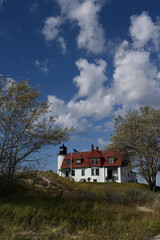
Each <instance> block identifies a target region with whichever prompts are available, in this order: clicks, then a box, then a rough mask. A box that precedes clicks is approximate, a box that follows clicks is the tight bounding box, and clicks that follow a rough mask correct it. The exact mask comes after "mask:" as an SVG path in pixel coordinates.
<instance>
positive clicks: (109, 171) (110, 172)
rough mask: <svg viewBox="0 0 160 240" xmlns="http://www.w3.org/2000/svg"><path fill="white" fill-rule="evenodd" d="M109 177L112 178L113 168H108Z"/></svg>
mask: <svg viewBox="0 0 160 240" xmlns="http://www.w3.org/2000/svg"><path fill="white" fill-rule="evenodd" d="M108 179H109V180H110V179H112V170H111V169H108Z"/></svg>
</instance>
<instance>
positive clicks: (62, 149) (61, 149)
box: [57, 144, 67, 176]
mask: <svg viewBox="0 0 160 240" xmlns="http://www.w3.org/2000/svg"><path fill="white" fill-rule="evenodd" d="M66 155H67V147H66V146H64V144H63V145H62V146H61V147H59V153H58V164H57V174H58V175H59V176H61V165H62V162H63V159H64V158H65V156H66Z"/></svg>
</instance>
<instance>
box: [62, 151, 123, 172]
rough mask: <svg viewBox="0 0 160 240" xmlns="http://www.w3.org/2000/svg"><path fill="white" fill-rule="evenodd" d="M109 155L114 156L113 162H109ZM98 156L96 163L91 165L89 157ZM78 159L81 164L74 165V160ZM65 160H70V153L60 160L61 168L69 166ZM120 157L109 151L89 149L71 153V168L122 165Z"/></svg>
mask: <svg viewBox="0 0 160 240" xmlns="http://www.w3.org/2000/svg"><path fill="white" fill-rule="evenodd" d="M109 157H113V158H114V163H112V164H111V163H110V164H109V159H108V158H109ZM93 158H98V159H99V163H98V164H92V165H91V159H93ZM78 159H80V160H81V164H80V165H76V160H78ZM66 160H71V153H69V154H67V155H66V156H65V158H64V160H63V162H62V165H61V168H64V169H66V168H70V166H67V165H66ZM122 164H123V162H122V158H121V157H120V156H118V157H117V156H116V154H115V153H113V152H110V151H96V150H93V151H89V152H79V153H72V168H88V167H109V166H122Z"/></svg>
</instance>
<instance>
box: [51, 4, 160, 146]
mask: <svg viewBox="0 0 160 240" xmlns="http://www.w3.org/2000/svg"><path fill="white" fill-rule="evenodd" d="M59 1H61V2H63V4H64V5H63V8H64V9H62V10H63V11H66V9H67V11H70V10H68V9H72V7H73V6H71V5H72V4H73V5H74V7H76V5H77V4H78V3H79V1H78V0H76V1H72V0H71V4H70V5H69V4H67V3H66V2H67V0H65V1H63V0H59ZM83 2H84V1H83ZM141 18H142V19H143V18H144V19H146V18H149V20H148V21H151V22H150V23H152V24H151V26H155V25H156V24H157V23H154V22H153V21H152V19H151V18H150V17H149V16H148V15H147V13H142V14H141V15H139V16H137V17H135V16H134V17H132V18H131V27H130V31H131V29H132V27H133V25H134V24H133V22H134V21H135V20H136V19H141ZM156 26H157V25H156ZM132 30H133V29H132ZM133 32H134V34H133V33H132V34H131V40H130V41H126V40H124V41H122V43H121V44H119V46H117V48H116V50H115V55H114V64H113V67H114V71H113V75H112V77H111V79H109V80H110V82H112V84H110V85H108V81H109V80H108V77H107V75H106V70H107V63H106V61H104V60H103V59H96V60H94V61H93V62H89V61H87V60H86V59H84V58H80V59H78V60H77V61H76V62H75V64H76V66H77V68H78V70H79V74H78V76H75V78H74V79H73V83H74V84H75V86H76V87H77V92H76V94H74V96H72V97H71V99H70V100H69V101H68V102H65V101H63V100H62V99H58V98H56V96H49V97H48V99H49V100H50V101H51V103H53V105H52V106H51V113H53V114H54V115H55V117H56V120H57V123H58V124H60V125H61V126H63V127H71V126H74V127H75V128H76V130H77V132H84V131H91V130H92V131H93V130H94V131H97V130H98V129H99V130H100V131H102V128H103V127H104V129H106V131H110V130H112V129H113V121H112V118H111V117H112V116H115V115H116V114H124V113H125V112H126V110H129V109H132V108H133V107H134V108H137V107H139V106H140V105H153V106H160V69H159V65H158V54H157V52H155V46H156V43H157V42H158V40H159V35H158V34H155V35H154V41H153V39H152V40H151V37H150V39H149V37H147V35H146V37H143V38H141V39H143V40H137V39H140V37H139V38H138V36H139V35H138V33H136V31H133ZM143 36H145V34H144V35H143ZM147 39H148V40H147ZM140 42H141V44H140ZM133 43H134V44H133ZM142 43H143V44H142ZM156 47H157V46H156ZM153 52H154V61H153V60H152V54H153ZM155 54H157V60H156V58H155ZM106 86H108V87H106ZM105 118H106V120H105V123H104V122H103V125H104V126H103V127H102V128H100V122H99V120H102V119H105ZM107 118H108V121H107ZM96 123H97V125H96ZM103 141H104V140H103V139H101V138H99V144H100V145H102V144H103ZM104 142H105V141H104ZM105 144H106V143H105Z"/></svg>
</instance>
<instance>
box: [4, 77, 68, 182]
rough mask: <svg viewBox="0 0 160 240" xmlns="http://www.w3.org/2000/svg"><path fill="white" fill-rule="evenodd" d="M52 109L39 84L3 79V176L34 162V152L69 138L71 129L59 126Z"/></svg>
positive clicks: (11, 177)
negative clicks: (43, 96) (32, 85)
mask: <svg viewBox="0 0 160 240" xmlns="http://www.w3.org/2000/svg"><path fill="white" fill-rule="evenodd" d="M49 111H50V103H49V102H48V101H45V102H41V101H40V92H39V90H38V87H35V88H31V86H29V82H28V81H19V82H15V81H13V80H12V81H11V82H7V81H5V80H4V79H3V78H2V77H1V78H0V175H1V176H3V177H4V178H5V179H6V180H8V181H12V180H13V177H14V176H15V172H16V171H18V170H21V171H22V170H23V168H26V167H27V166H29V163H30V162H31V163H33V162H35V158H33V157H32V155H31V154H32V153H35V152H37V151H39V150H40V149H42V148H43V147H45V146H48V145H57V144H59V143H60V142H62V141H64V140H67V139H68V138H69V133H70V131H71V130H72V129H70V130H68V129H67V128H66V129H62V128H60V127H59V126H57V125H56V124H55V118H54V116H50V117H49V115H48V114H49Z"/></svg>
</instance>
